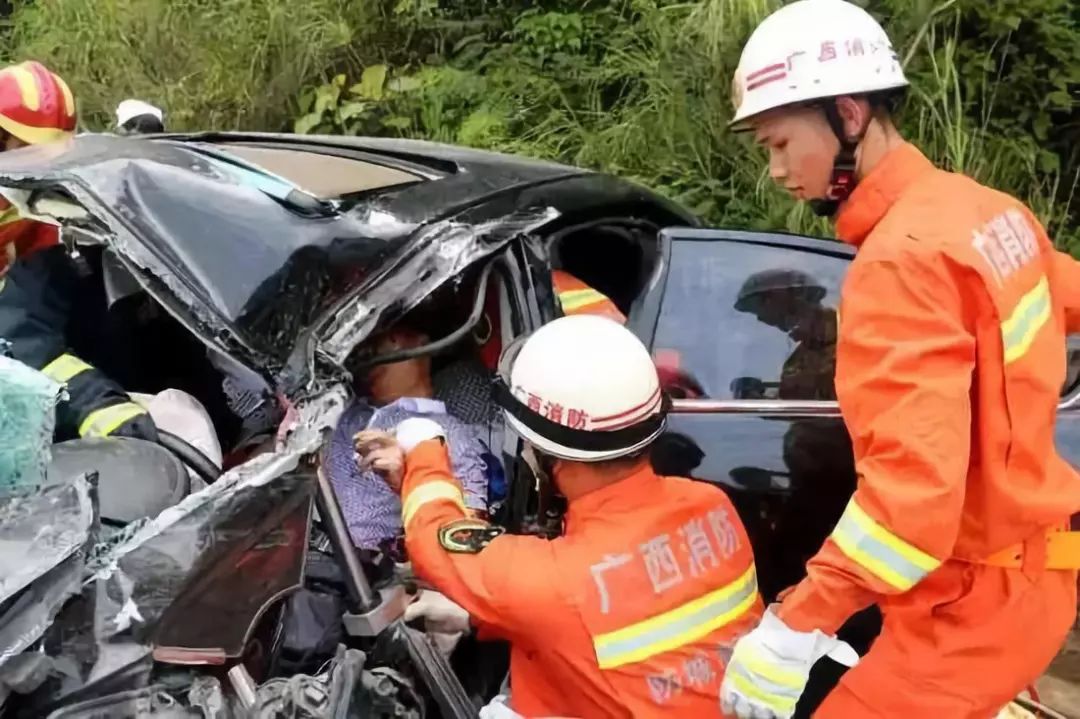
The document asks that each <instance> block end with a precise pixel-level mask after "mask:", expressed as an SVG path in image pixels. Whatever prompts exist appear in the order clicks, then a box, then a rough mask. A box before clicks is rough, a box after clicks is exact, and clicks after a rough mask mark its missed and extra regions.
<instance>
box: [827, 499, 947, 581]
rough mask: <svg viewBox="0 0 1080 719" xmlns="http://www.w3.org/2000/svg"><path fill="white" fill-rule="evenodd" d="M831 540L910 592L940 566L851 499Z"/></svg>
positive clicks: (883, 579) (849, 555)
mask: <svg viewBox="0 0 1080 719" xmlns="http://www.w3.org/2000/svg"><path fill="white" fill-rule="evenodd" d="M832 540H833V541H834V542H835V543H836V545H837V546H838V547H839V548H840V550H841V551H842V552H843V553H844V554H846V555H847V556H848V557H849V558H850V559H852V560H854V561H855V562H857V563H858V564H860V565H862V566H863V567H865V568H866V569H867V570H869V571H870V572H872V573H873V574H874V575H875V576H877V577H878V578H879V579H881V580H882V581H884V582H886V583H888V584H890V585H892V586H893V587H895V588H896V589H899V590H900V591H907V590H908V589H911V587H913V586H915V584H917V583H918V582H920V581H922V579H923V578H924V577H925V576H926V575H927V574H929V573H930V572H932V571H933V570H935V569H937V568H938V567H939V566H941V562H940V561H939V560H937V559H935V558H934V557H931V556H930V555H928V554H926V553H924V552H922V551H921V550H919V549H917V548H916V547H913V546H911V545H910V544H908V543H907V542H905V541H904V540H902V539H900V538H899V537H897V536H896V535H894V534H892V533H891V532H889V531H888V530H887V529H885V528H884V527H883V526H881V525H880V524H878V523H877V522H875V521H874V520H873V518H871V517H870V516H869V515H868V514H866V512H864V511H863V510H862V508H860V507H859V505H858V504H856V503H855V500H854V499H852V500H851V501H850V502H849V503H848V506H847V509H846V510H844V516H843V517H841V518H840V521H839V522H838V523H837V525H836V529H834V530H833V532H832Z"/></svg>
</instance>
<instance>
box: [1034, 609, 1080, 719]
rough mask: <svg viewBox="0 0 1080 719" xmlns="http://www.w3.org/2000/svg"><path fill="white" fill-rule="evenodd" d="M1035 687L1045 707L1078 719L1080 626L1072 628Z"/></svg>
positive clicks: (1079, 714) (1079, 705)
mask: <svg viewBox="0 0 1080 719" xmlns="http://www.w3.org/2000/svg"><path fill="white" fill-rule="evenodd" d="M1035 686H1036V689H1038V691H1039V696H1040V697H1041V698H1042V701H1043V703H1044V704H1046V706H1048V707H1051V708H1053V709H1056V710H1057V711H1059V712H1062V713H1064V714H1065V716H1067V717H1069V718H1070V719H1080V626H1075V627H1073V631H1072V634H1071V635H1069V641H1068V642H1067V643H1066V644H1065V648H1064V649H1062V650H1061V654H1059V655H1058V658H1057V659H1055V660H1054V663H1053V664H1051V665H1050V669H1048V670H1047V672H1046V674H1045V675H1043V678H1042V679H1040V680H1039V681H1038V682H1037V683H1036V685H1035Z"/></svg>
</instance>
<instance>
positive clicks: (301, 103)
mask: <svg viewBox="0 0 1080 719" xmlns="http://www.w3.org/2000/svg"><path fill="white" fill-rule="evenodd" d="M296 104H297V107H299V109H300V113H301V114H307V113H309V112H311V107H312V106H313V105H314V104H315V88H313V87H308V88H304V91H303V92H301V93H300V97H299V98H298V99H297V101H296Z"/></svg>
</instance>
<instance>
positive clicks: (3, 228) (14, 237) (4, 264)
mask: <svg viewBox="0 0 1080 719" xmlns="http://www.w3.org/2000/svg"><path fill="white" fill-rule="evenodd" d="M59 241H60V231H59V230H58V229H57V228H56V227H55V226H53V225H49V224H46V223H44V222H36V221H34V220H24V219H22V218H20V217H19V211H18V210H17V209H16V208H15V207H14V206H13V205H12V204H11V203H10V202H8V201H7V200H6V199H4V198H2V197H0V277H3V276H4V274H5V273H6V272H7V269H8V267H9V266H10V265H11V263H12V262H14V261H15V258H16V257H25V256H26V255H29V254H31V253H33V252H34V251H36V250H40V249H44V248H45V247H52V246H53V245H55V244H57V243H58V242H59Z"/></svg>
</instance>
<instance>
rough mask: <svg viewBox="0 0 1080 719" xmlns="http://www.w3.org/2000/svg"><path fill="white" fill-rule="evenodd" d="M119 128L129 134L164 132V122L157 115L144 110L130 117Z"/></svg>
mask: <svg viewBox="0 0 1080 719" xmlns="http://www.w3.org/2000/svg"><path fill="white" fill-rule="evenodd" d="M120 128H121V129H122V130H124V132H126V133H129V134H131V135H150V134H154V133H159V132H165V123H163V122H162V121H161V119H160V118H159V117H158V116H157V115H151V114H150V113H148V112H146V113H143V114H142V115H136V116H135V117H133V118H131V119H130V120H128V121H127V122H125V123H124V124H123V125H121V126H120Z"/></svg>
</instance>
